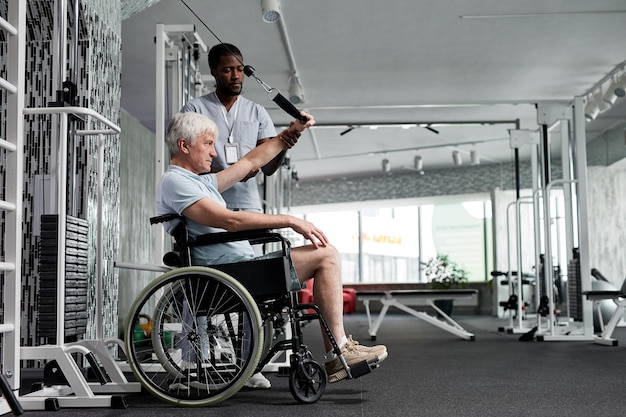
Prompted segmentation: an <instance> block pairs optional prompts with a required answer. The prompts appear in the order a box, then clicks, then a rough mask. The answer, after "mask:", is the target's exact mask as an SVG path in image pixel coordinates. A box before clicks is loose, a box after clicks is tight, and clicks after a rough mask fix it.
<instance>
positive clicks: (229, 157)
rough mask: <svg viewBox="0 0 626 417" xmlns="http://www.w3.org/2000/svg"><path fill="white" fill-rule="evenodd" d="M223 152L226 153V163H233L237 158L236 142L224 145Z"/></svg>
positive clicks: (237, 147)
mask: <svg viewBox="0 0 626 417" xmlns="http://www.w3.org/2000/svg"><path fill="white" fill-rule="evenodd" d="M224 151H225V152H224V153H225V154H226V163H227V164H234V163H235V162H237V161H238V160H239V145H237V144H236V143H228V144H226V145H225V146H224Z"/></svg>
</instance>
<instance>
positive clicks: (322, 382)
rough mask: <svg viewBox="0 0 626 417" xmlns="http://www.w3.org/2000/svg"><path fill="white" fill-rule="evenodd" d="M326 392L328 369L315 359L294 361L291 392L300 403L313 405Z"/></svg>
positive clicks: (290, 385)
mask: <svg viewBox="0 0 626 417" xmlns="http://www.w3.org/2000/svg"><path fill="white" fill-rule="evenodd" d="M294 362H296V363H294ZM325 390H326V369H324V367H323V366H322V365H320V364H319V363H318V362H316V361H314V360H313V359H309V358H307V359H302V360H300V361H292V367H291V372H290V373H289V391H291V395H293V398H295V399H296V400H297V401H298V402H299V403H303V404H312V403H314V402H316V401H317V400H319V399H320V398H321V397H322V395H324V391H325Z"/></svg>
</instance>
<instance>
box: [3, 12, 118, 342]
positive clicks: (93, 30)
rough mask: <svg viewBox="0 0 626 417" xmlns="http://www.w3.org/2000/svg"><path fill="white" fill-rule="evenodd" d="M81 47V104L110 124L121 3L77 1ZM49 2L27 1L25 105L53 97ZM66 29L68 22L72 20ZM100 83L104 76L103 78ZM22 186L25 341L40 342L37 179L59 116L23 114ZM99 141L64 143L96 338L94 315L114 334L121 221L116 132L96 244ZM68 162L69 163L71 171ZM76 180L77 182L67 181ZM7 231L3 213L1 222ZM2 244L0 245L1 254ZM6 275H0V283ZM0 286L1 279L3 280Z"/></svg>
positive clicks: (47, 162)
mask: <svg viewBox="0 0 626 417" xmlns="http://www.w3.org/2000/svg"><path fill="white" fill-rule="evenodd" d="M81 5H82V9H81V12H80V18H79V19H80V26H79V47H78V56H79V59H78V65H79V68H78V70H77V74H78V77H77V78H76V79H75V80H74V81H75V82H76V84H77V86H78V95H79V103H78V106H82V107H88V108H91V109H93V110H95V111H97V112H99V113H100V114H102V115H104V116H105V117H106V118H108V119H109V120H111V121H112V122H113V123H118V120H119V100H120V73H121V71H120V68H121V62H120V59H121V39H120V32H121V19H120V17H119V2H118V1H110V0H90V1H83V2H82V3H81ZM52 10H54V1H53V0H33V1H29V2H28V9H27V26H28V32H27V39H26V41H27V42H26V60H27V61H26V97H25V106H26V107H27V108H28V107H45V106H47V105H48V104H49V103H50V102H51V101H55V100H56V93H55V92H56V90H57V89H58V86H57V85H55V84H56V83H55V82H54V80H53V79H52V78H53V74H52V69H53V65H54V63H53V51H52V49H53V47H52V40H51V39H52V36H53V35H52V34H53V15H54V14H53V12H52ZM0 14H1V15H2V16H5V17H6V15H7V1H6V0H0ZM69 24H70V26H71V24H72V22H71V21H70V23H69ZM0 52H2V54H1V58H0V73H2V74H3V75H4V74H5V73H6V70H5V66H6V62H5V61H4V60H5V59H6V43H5V42H4V39H0ZM101 80H107V82H106V83H102V82H101ZM5 99H6V97H5V96H4V95H3V96H2V100H0V105H1V109H2V110H1V112H0V115H1V117H2V119H1V121H0V137H3V136H4V132H5V129H6V128H5V126H4V122H3V121H4V120H5V117H6V109H5V107H6V101H5ZM25 120H26V125H25V132H26V137H25V153H26V155H25V173H24V177H25V183H24V227H23V235H22V240H23V277H22V288H23V291H22V306H23V307H22V308H23V318H22V332H21V335H22V344H24V345H38V344H40V343H42V342H45V340H41V339H38V338H37V337H36V320H37V305H38V301H39V300H38V259H39V243H40V242H39V236H38V232H37V224H38V220H37V218H38V214H46V213H50V209H48V208H47V207H55V205H54V204H49V202H47V201H46V199H49V198H50V196H49V195H48V193H46V192H45V189H47V188H49V187H47V186H45V185H44V186H43V189H42V188H40V184H41V182H40V181H39V180H40V179H41V178H42V177H44V176H47V177H48V178H50V177H52V176H53V175H54V168H53V167H54V161H55V158H56V155H55V154H54V151H53V149H54V143H55V141H56V139H55V137H54V135H53V134H52V133H51V132H54V131H55V130H56V126H57V123H58V121H57V120H58V118H57V117H56V116H28V117H26V118H25ZM76 127H77V128H80V129H95V128H98V129H101V128H103V126H102V125H100V124H95V123H92V122H88V123H78V124H77V125H76ZM96 146H97V141H96V138H95V137H83V138H77V139H76V140H72V139H70V140H68V148H69V149H70V155H68V161H72V160H73V161H74V162H69V163H68V182H67V184H68V194H67V196H66V198H67V202H68V214H71V215H74V216H76V217H79V218H83V219H86V220H88V221H89V225H90V227H89V230H90V236H89V248H90V250H89V253H90V257H89V261H88V263H89V265H88V270H89V280H90V286H89V287H90V288H91V292H90V294H89V301H90V302H89V303H88V305H89V306H90V307H89V325H88V330H87V335H86V337H93V336H94V335H95V327H94V323H95V317H96V314H98V315H101V316H102V317H104V323H105V324H104V335H105V336H107V337H110V336H117V275H116V273H115V270H114V269H113V266H112V265H113V261H114V260H115V259H116V257H117V248H118V236H119V233H118V225H119V213H118V209H119V137H118V136H110V137H107V141H106V148H105V172H104V175H105V177H104V178H105V184H104V189H105V191H104V199H103V200H104V210H103V212H104V213H103V218H104V233H103V241H102V242H96V226H95V225H96V218H97V217H96V215H97V213H96V194H97V174H96V166H97V163H96V161H97V153H96V149H97V148H96ZM0 160H1V161H4V154H3V153H2V154H0ZM4 165H5V164H4V163H2V164H0V184H1V185H2V187H1V191H0V192H1V193H2V195H3V193H4V172H3V168H2V167H3V166H4ZM72 167H74V168H73V169H72ZM71 184H75V186H71ZM2 227H3V228H4V218H3V219H2ZM99 243H100V244H102V247H103V249H104V251H103V252H104V258H105V261H104V263H103V282H104V287H105V289H106V290H105V291H104V294H105V298H104V300H103V311H98V312H96V311H95V302H94V297H95V292H94V290H93V288H94V282H95V281H94V274H95V254H96V245H97V244H99ZM2 250H3V248H2V247H0V251H2ZM3 278H4V276H3V275H0V281H2V280H3ZM0 284H2V282H0Z"/></svg>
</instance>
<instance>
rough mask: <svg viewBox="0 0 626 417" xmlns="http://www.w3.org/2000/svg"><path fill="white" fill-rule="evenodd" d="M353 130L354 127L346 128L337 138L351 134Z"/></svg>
mask: <svg viewBox="0 0 626 417" xmlns="http://www.w3.org/2000/svg"><path fill="white" fill-rule="evenodd" d="M353 130H354V126H348V128H347V129H346V130H344V131H342V132H341V133H339V136H343V135H346V134H348V133H350V132H352V131H353Z"/></svg>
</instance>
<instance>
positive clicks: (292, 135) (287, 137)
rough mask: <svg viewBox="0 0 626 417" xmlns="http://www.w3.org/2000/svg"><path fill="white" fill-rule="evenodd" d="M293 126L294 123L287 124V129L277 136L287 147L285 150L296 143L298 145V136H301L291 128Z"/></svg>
mask: <svg viewBox="0 0 626 417" xmlns="http://www.w3.org/2000/svg"><path fill="white" fill-rule="evenodd" d="M293 125H294V122H291V123H290V124H289V129H285V130H284V131H282V132H280V134H279V135H278V137H279V138H280V140H281V141H282V142H283V143H284V144H285V145H287V149H291V148H293V146H294V145H295V144H296V143H298V138H300V135H301V134H302V133H300V132H299V131H297V130H295V128H293Z"/></svg>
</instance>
